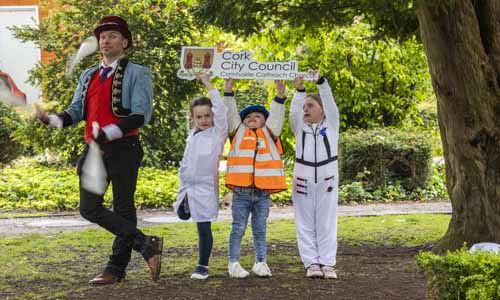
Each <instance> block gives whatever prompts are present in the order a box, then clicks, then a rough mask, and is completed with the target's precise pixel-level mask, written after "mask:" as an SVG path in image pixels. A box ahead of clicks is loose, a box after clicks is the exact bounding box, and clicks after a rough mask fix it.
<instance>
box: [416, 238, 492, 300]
mask: <svg viewBox="0 0 500 300" xmlns="http://www.w3.org/2000/svg"><path fill="white" fill-rule="evenodd" d="M417 264H418V266H419V267H420V268H421V269H422V270H424V272H425V274H426V277H427V280H428V287H427V293H428V299H450V300H451V299H470V300H486V299H499V298H500V286H499V284H500V256H499V255H496V254H492V253H486V252H477V253H474V254H472V253H469V252H468V251H467V249H466V248H465V247H464V248H463V249H461V250H458V251H454V252H449V253H448V254H447V255H445V256H439V255H436V254H433V253H431V252H423V253H421V254H419V255H418V256H417Z"/></svg>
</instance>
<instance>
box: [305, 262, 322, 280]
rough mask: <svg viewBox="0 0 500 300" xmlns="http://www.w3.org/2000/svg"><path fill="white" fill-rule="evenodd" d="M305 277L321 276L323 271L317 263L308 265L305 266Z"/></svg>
mask: <svg viewBox="0 0 500 300" xmlns="http://www.w3.org/2000/svg"><path fill="white" fill-rule="evenodd" d="M306 277H310V278H318V277H323V271H321V268H320V266H319V265H310V266H309V267H308V268H307V272H306Z"/></svg>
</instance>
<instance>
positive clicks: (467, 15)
mask: <svg viewBox="0 0 500 300" xmlns="http://www.w3.org/2000/svg"><path fill="white" fill-rule="evenodd" d="M435 2H438V1H430V0H417V16H418V19H419V24H420V33H421V37H422V41H423V44H424V47H425V51H426V55H427V58H428V61H429V68H430V72H431V76H432V83H433V87H434V91H435V93H436V97H437V100H438V121H439V127H440V131H441V139H442V142H443V150H444V156H445V166H446V185H447V188H448V193H449V196H450V200H451V204H452V218H451V221H450V224H449V227H448V231H447V232H446V234H445V235H444V237H443V238H442V239H441V240H440V242H439V243H438V245H437V247H436V250H437V251H438V252H441V251H445V250H453V249H456V248H460V247H462V246H463V244H464V242H465V243H467V245H469V246H470V245H472V244H474V243H478V242H496V243H500V1H499V0H453V1H448V3H447V4H446V5H442V6H437V5H436V4H434V3H435ZM441 2H442V1H441Z"/></svg>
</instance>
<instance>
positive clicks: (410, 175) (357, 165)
mask: <svg viewBox="0 0 500 300" xmlns="http://www.w3.org/2000/svg"><path fill="white" fill-rule="evenodd" d="M339 148H340V150H339V152H340V154H339V163H340V179H341V180H342V182H341V184H349V183H351V182H354V181H362V182H363V183H364V185H365V186H366V187H367V188H368V189H376V188H385V187H386V186H387V185H388V184H393V183H395V182H399V183H400V184H401V185H402V186H403V187H404V188H405V189H406V190H407V191H413V190H415V189H417V188H421V189H423V188H425V187H426V184H427V181H428V179H429V171H430V165H431V161H432V147H431V145H430V143H429V142H428V137H427V135H426V134H425V133H417V132H406V131H401V130H398V129H395V128H380V129H371V130H349V131H347V132H345V133H343V134H342V135H341V137H340V141H339Z"/></svg>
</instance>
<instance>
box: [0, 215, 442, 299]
mask: <svg viewBox="0 0 500 300" xmlns="http://www.w3.org/2000/svg"><path fill="white" fill-rule="evenodd" d="M449 220H450V216H448V215H430V214H420V215H391V216H379V217H341V218H340V219H339V226H338V228H339V232H338V239H339V248H343V249H350V250H349V251H357V250H352V249H361V250H362V249H372V248H373V249H375V248H377V247H378V248H377V249H380V247H382V248H383V249H391V248H395V247H397V248H407V247H415V246H419V245H425V244H429V243H432V242H434V241H436V240H438V239H439V238H440V237H441V236H442V235H443V234H444V233H445V231H446V228H447V226H448V223H449ZM212 230H213V234H214V249H213V252H212V258H211V261H210V274H211V277H210V278H209V280H207V281H205V282H204V283H203V285H201V286H200V285H197V286H196V288H198V289H201V290H203V291H207V293H208V294H207V296H206V297H204V299H216V298H217V297H216V295H215V296H214V298H211V297H210V293H209V292H208V291H210V290H212V289H217V288H220V287H221V286H224V285H226V284H227V283H228V281H230V280H231V279H228V276H227V257H226V253H227V240H228V237H229V231H230V224H229V223H223V222H217V223H214V224H213V225H212ZM145 232H146V233H150V234H155V235H161V236H163V237H164V238H165V245H164V247H165V251H164V254H165V255H164V258H163V268H162V274H161V279H162V281H160V283H158V284H153V283H150V282H149V278H148V276H147V273H146V271H145V264H144V262H143V260H142V258H141V257H140V256H139V255H138V254H136V253H134V254H133V257H132V261H131V263H130V265H129V268H128V274H127V280H126V281H125V282H122V283H120V284H118V285H114V286H113V288H112V289H116V287H117V286H118V287H120V286H121V289H117V290H116V291H117V292H118V291H124V290H125V291H126V290H127V289H129V288H131V289H134V290H136V291H139V290H140V289H141V288H145V287H151V286H158V285H162V284H165V285H169V288H170V290H172V289H175V286H176V285H178V286H182V285H186V284H187V285H192V284H193V283H192V282H191V281H190V280H189V274H190V273H191V271H192V270H193V268H194V266H195V265H196V262H197V234H196V227H195V225H194V224H190V223H181V224H169V225H163V226H157V227H151V228H147V229H145ZM112 238H113V236H112V235H111V234H109V233H107V232H105V231H104V230H101V229H97V230H96V229H92V230H86V231H78V232H71V233H61V234H51V235H29V236H21V237H19V236H16V237H4V238H0V247H1V249H2V251H0V299H99V298H101V297H104V296H102V295H100V294H99V293H100V292H103V293H104V292H105V291H107V292H109V291H110V290H109V289H107V290H105V289H103V288H100V287H99V288H95V287H91V286H89V285H88V284H87V281H88V280H89V279H90V278H91V277H93V276H94V275H95V274H97V273H99V272H100V271H101V270H102V268H103V266H104V264H105V263H106V259H107V256H108V255H109V252H110V247H111V242H112ZM296 248H297V247H296V241H295V225H294V223H293V220H285V221H276V222H271V223H270V224H269V225H268V256H269V257H268V263H269V265H270V267H271V270H273V272H274V273H273V280H279V279H280V276H283V277H281V278H282V279H283V278H285V276H286V275H288V274H296V275H294V276H295V277H293V278H296V279H297V280H299V282H302V281H304V280H303V279H302V278H303V266H302V263H301V261H300V257H299V256H298V251H297V249H296ZM349 251H347V250H344V252H349ZM409 255H410V256H409V259H413V255H414V253H412V254H409ZM368 256H369V255H368ZM351 260H353V256H352V255H349V253H347V254H346V255H345V256H342V258H341V259H339V260H338V261H339V262H338V268H339V270H341V272H340V274H341V276H342V274H345V275H344V277H345V278H347V277H349V276H354V275H357V274H350V273H349V270H347V269H346V268H347V267H346V266H345V264H344V266H343V262H345V263H346V264H347V262H349V261H351ZM354 260H356V259H354ZM241 262H242V265H243V266H244V267H245V268H247V269H250V268H251V265H252V264H253V249H252V241H251V230H250V228H249V229H248V230H247V234H246V236H245V240H244V242H243V244H242V259H241ZM405 268H406V269H407V268H410V269H411V268H413V267H412V266H410V267H408V264H406V265H405ZM406 269H405V270H406ZM410 271H411V272H416V271H415V270H410ZM358 273H359V272H358ZM252 280H253V279H252ZM258 280H261V281H255V282H254V281H246V283H248V284H249V285H250V287H248V286H247V287H245V289H243V290H242V292H241V293H243V294H241V295H240V297H241V298H244V299H247V298H248V299H252V297H251V296H248V297H246V296H245V295H247V294H246V293H249V294H248V295H251V294H252V286H253V284H254V283H255V284H256V286H258V287H255V288H259V289H265V290H266V289H267V292H268V293H271V294H272V293H276V292H277V290H275V289H276V288H281V289H283V290H287V291H288V292H289V293H294V292H295V291H296V290H295V289H294V288H295V285H296V283H294V282H295V281H293V280H295V279H293V280H292V279H290V280H288V279H287V280H281V281H277V282H278V283H279V286H269V285H268V284H265V282H264V283H263V281H262V279H258ZM354 280H355V278H353V279H352V280H351V281H354ZM232 282H235V280H232ZM239 282H241V281H239ZM323 282H326V280H324V281H323ZM330 282H331V281H330ZM321 284H326V283H321ZM328 284H329V285H328V286H327V289H328V287H329V286H332V284H331V283H328ZM339 288H341V286H340V285H339ZM112 289H111V290H112ZM289 296H294V295H292V294H290V295H289ZM124 297H126V295H124ZM295 297H297V296H296V295H295ZM106 298H108V299H112V298H110V295H109V294H108V295H106ZM278 298H279V297H278ZM103 299H104V298H103ZM113 299H114V298H113ZM117 299H119V298H117ZM121 299H123V297H121ZM128 299H133V297H132V298H130V297H129V298H128ZM148 299H153V298H148ZM154 299H168V298H154ZM172 299H173V298H172ZM183 299H184V298H183ZM185 299H191V298H185ZM192 299H195V298H192ZM196 299H197V298H196ZM373 299H377V298H373Z"/></svg>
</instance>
